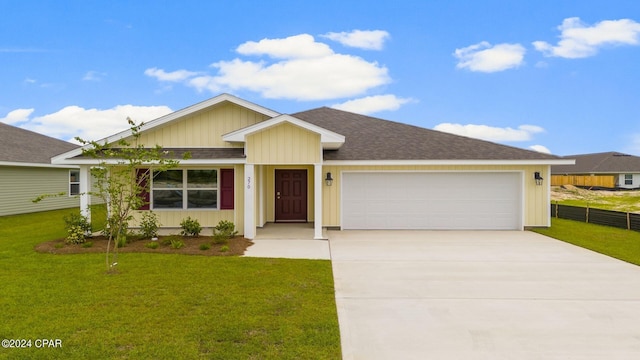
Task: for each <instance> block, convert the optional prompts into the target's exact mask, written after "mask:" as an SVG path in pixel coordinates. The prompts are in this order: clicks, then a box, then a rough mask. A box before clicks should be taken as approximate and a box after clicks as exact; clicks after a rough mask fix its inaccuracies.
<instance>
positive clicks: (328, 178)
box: [324, 172, 333, 186]
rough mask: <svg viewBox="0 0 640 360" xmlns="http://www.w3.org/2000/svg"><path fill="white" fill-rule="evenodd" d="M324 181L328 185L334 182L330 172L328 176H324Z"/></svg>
mask: <svg viewBox="0 0 640 360" xmlns="http://www.w3.org/2000/svg"><path fill="white" fill-rule="evenodd" d="M324 183H325V184H327V186H331V184H333V178H332V177H331V173H330V172H328V173H327V177H326V178H324Z"/></svg>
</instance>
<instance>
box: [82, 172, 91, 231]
mask: <svg viewBox="0 0 640 360" xmlns="http://www.w3.org/2000/svg"><path fill="white" fill-rule="evenodd" d="M90 170H91V167H90V166H89V165H80V214H81V215H82V216H86V217H87V220H89V222H91V207H90V206H91V194H89V191H91V171H90Z"/></svg>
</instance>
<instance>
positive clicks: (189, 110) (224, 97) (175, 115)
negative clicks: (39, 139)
mask: <svg viewBox="0 0 640 360" xmlns="http://www.w3.org/2000/svg"><path fill="white" fill-rule="evenodd" d="M224 101H228V102H231V103H234V104H236V105H239V106H242V107H244V108H247V109H249V110H252V111H255V112H258V113H261V114H264V115H266V116H269V117H276V116H279V115H280V113H279V112H276V111H273V110H270V109H267V108H265V107H262V106H260V105H257V104H254V103H252V102H249V101H246V100H243V99H240V98H239V97H236V96H233V95H230V94H221V95H218V96H216V97H213V98H211V99H208V100H205V101H202V102H199V103H197V104H195V105H191V106H189V107H186V108H184V109H181V110H178V111H174V112H172V113H170V114H167V115H165V116H161V117H159V118H157V119H154V120H151V121H149V122H147V123H145V124H144V125H143V126H142V127H141V128H140V132H143V131H147V130H150V129H153V128H155V127H158V126H162V125H164V124H166V123H169V122H171V121H173V120H176V119H179V118H181V117H184V116H187V115H190V114H193V113H195V112H198V111H200V110H203V109H206V108H208V107H211V106H213V105H217V104H220V103H222V102H224ZM131 135H133V133H132V132H131V129H129V130H125V131H122V132H119V133H117V134H115V135H111V136H109V137H107V138H104V139H101V140H98V141H97V142H98V143H101V144H103V143H107V144H111V143H114V142H116V141H118V140H120V139H124V138H127V137H129V136H131ZM89 147H90V145H85V146H83V147H81V148H78V149H74V150H71V151H68V152H66V153H62V154H60V155H58V156H55V157H53V158H52V159H51V162H52V163H54V164H60V163H62V162H60V161H61V160H64V159H69V158H73V157H76V156H78V155H81V154H82V150H83V149H87V148H89Z"/></svg>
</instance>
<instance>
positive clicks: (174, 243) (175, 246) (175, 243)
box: [171, 239, 184, 249]
mask: <svg viewBox="0 0 640 360" xmlns="http://www.w3.org/2000/svg"><path fill="white" fill-rule="evenodd" d="M183 246H184V242H183V241H182V240H177V239H174V240H171V248H172V249H180V248H181V247H183Z"/></svg>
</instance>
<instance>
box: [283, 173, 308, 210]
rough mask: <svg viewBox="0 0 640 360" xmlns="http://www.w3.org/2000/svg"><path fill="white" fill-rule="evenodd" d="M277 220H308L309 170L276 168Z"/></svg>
mask: <svg viewBox="0 0 640 360" xmlns="http://www.w3.org/2000/svg"><path fill="white" fill-rule="evenodd" d="M275 220H276V221H277V222H287V221H290V222H294V221H296V222H298V221H304V222H306V221H307V170H276V219H275Z"/></svg>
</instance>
